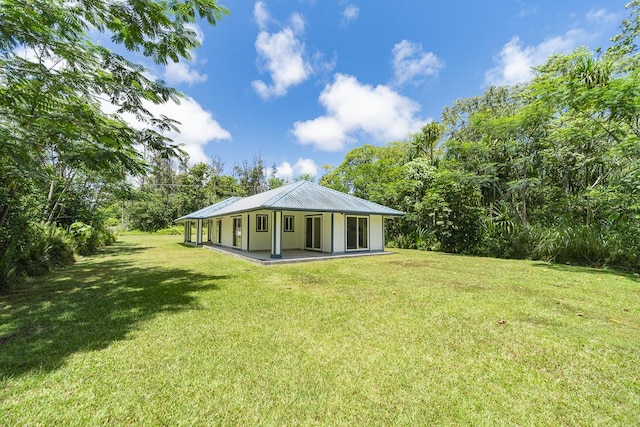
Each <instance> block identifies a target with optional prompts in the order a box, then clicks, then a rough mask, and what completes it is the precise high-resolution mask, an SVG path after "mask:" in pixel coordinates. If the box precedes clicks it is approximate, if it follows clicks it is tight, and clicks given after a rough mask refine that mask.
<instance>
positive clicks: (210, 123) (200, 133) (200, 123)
mask: <svg viewBox="0 0 640 427" xmlns="http://www.w3.org/2000/svg"><path fill="white" fill-rule="evenodd" d="M143 105H144V107H145V108H146V109H148V110H149V111H150V112H151V113H152V114H153V115H155V116H161V115H164V116H167V117H170V118H172V119H174V120H177V121H179V122H180V124H178V125H177V127H178V128H179V130H180V133H178V132H175V131H170V132H165V133H164V135H165V136H167V137H169V138H171V139H172V140H173V141H174V142H175V143H178V144H183V146H182V149H183V150H185V151H186V152H187V153H188V154H189V161H190V162H191V163H192V164H193V163H198V162H208V161H209V157H208V156H207V155H206V154H205V152H204V148H205V147H206V146H207V145H208V144H209V143H210V142H213V141H219V140H230V139H231V134H230V133H229V131H227V130H226V129H224V128H223V127H222V126H221V125H220V124H219V123H218V122H217V121H216V120H215V119H214V118H213V115H212V114H211V112H209V111H206V110H205V109H204V108H202V106H201V105H200V104H199V103H198V102H197V101H196V100H195V99H193V98H191V97H189V96H185V97H184V98H182V99H181V100H180V104H176V103H174V102H172V101H170V102H167V103H165V104H158V105H156V104H153V103H150V102H144V103H143ZM102 109H103V110H104V111H105V112H107V113H114V112H115V107H114V106H113V105H111V104H107V103H104V104H103V105H102ZM121 117H122V118H123V119H124V120H125V121H126V122H127V123H129V124H130V125H131V126H133V127H134V128H136V129H142V128H144V127H145V126H146V125H144V124H143V123H141V122H139V121H138V120H137V119H136V118H135V116H134V115H132V114H129V113H124V114H121Z"/></svg>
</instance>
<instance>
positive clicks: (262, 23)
mask: <svg viewBox="0 0 640 427" xmlns="http://www.w3.org/2000/svg"><path fill="white" fill-rule="evenodd" d="M254 18H255V20H256V23H257V24H258V27H259V28H260V33H259V34H258V37H257V39H256V43H255V46H256V51H257V53H258V63H259V66H260V68H261V69H262V70H264V71H266V72H268V73H269V74H270V76H271V82H272V83H271V84H268V83H265V82H264V81H262V80H255V81H253V82H252V83H251V85H252V86H253V89H254V90H255V91H256V93H257V94H258V95H259V96H260V97H261V98H263V99H269V98H274V97H279V96H283V95H285V94H286V93H287V91H288V90H289V88H290V87H292V86H296V85H298V84H300V83H302V82H303V81H305V80H307V79H308V78H309V76H310V75H311V72H312V67H311V64H310V63H309V61H308V60H307V59H306V58H305V47H304V43H303V42H302V41H301V40H300V38H299V37H300V36H301V35H302V34H303V32H304V29H305V22H304V19H303V18H302V16H301V15H300V14H298V13H294V14H293V15H291V18H290V19H289V22H288V24H287V25H286V26H285V27H284V28H282V30H280V31H278V32H275V33H269V32H268V31H267V30H266V28H267V24H268V23H269V22H270V21H271V17H270V15H269V12H268V10H267V9H266V6H265V4H264V3H263V2H261V1H260V2H257V3H256V5H255V7H254Z"/></svg>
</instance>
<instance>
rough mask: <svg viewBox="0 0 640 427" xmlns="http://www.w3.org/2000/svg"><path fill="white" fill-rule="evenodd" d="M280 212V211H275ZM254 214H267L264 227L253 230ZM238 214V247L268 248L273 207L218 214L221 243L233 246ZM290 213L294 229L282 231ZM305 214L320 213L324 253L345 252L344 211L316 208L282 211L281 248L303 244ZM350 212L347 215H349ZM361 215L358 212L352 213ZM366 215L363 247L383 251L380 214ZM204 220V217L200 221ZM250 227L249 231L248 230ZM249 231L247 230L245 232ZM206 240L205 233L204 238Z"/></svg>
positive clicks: (193, 239)
mask: <svg viewBox="0 0 640 427" xmlns="http://www.w3.org/2000/svg"><path fill="white" fill-rule="evenodd" d="M277 214H278V215H280V213H279V212H278V213H277ZM257 215H267V231H266V232H262V231H261V232H258V231H257ZM238 216H239V217H241V218H242V246H241V248H239V249H243V250H250V251H269V250H271V239H272V238H273V227H274V224H273V211H268V210H261V211H255V212H248V213H247V212H245V213H243V214H240V215H234V216H225V217H222V243H221V245H222V246H228V247H233V218H235V217H238ZM285 216H293V218H294V231H293V232H285V231H284V217H285ZM309 216H320V217H321V218H322V219H321V227H322V229H321V238H322V242H321V250H322V252H326V253H330V252H333V253H343V252H346V240H347V233H346V225H347V224H346V221H347V215H345V214H342V213H333V214H331V213H320V212H296V211H284V212H282V219H283V222H282V234H281V236H282V249H283V250H287V249H304V248H305V227H306V218H307V217H309ZM349 216H351V215H349ZM356 216H359V217H363V216H362V215H356ZM365 217H367V218H369V226H368V239H367V241H368V244H369V247H368V248H367V249H365V250H370V251H383V250H384V218H383V217H382V216H381V215H369V216H365ZM203 223H206V220H205V221H203ZM215 225H216V218H212V220H211V228H212V240H215ZM191 226H192V228H191V230H192V234H191V241H192V242H195V240H196V235H195V233H196V223H195V221H192V222H191ZM249 230H250V231H249ZM249 233H250V234H249ZM203 240H206V236H204V239H203Z"/></svg>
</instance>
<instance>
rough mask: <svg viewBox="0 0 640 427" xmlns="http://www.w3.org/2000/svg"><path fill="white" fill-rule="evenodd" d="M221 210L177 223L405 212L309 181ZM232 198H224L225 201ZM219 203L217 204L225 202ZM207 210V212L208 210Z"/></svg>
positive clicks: (217, 208) (262, 194)
mask: <svg viewBox="0 0 640 427" xmlns="http://www.w3.org/2000/svg"><path fill="white" fill-rule="evenodd" d="M235 199H236V200H234V201H232V202H230V203H228V204H226V205H225V206H222V207H216V208H213V207H214V206H217V205H212V206H209V207H208V208H205V209H201V210H199V211H196V212H193V213H191V214H189V215H185V216H184V217H181V218H178V219H177V220H176V221H181V220H186V219H204V218H213V217H220V216H224V215H233V214H236V213H240V212H248V211H255V210H260V209H270V210H283V211H285V210H286V211H307V212H339V213H350V214H363V215H371V214H374V215H384V216H402V215H404V212H401V211H398V210H395V209H391V208H388V207H386V206H382V205H379V204H377V203H373V202H369V201H367V200H364V199H361V198H359V197H355V196H351V195H349V194H345V193H341V192H339V191H336V190H332V189H330V188H327V187H323V186H321V185H318V184H314V183H312V182H309V181H299V182H295V183H293V184H289V185H285V186H282V187H279V188H275V189H273V190H269V191H265V192H264V193H259V194H256V195H254V196H249V197H245V198H241V199H240V198H235ZM229 200H231V199H227V200H225V201H224V202H227V201H229ZM224 202H220V203H224ZM207 209H209V210H207Z"/></svg>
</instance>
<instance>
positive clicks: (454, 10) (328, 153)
mask: <svg viewBox="0 0 640 427" xmlns="http://www.w3.org/2000/svg"><path fill="white" fill-rule="evenodd" d="M625 3H626V0H620V1H619V0H608V1H592V0H580V1H567V0H565V1H563V0H555V1H547V0H537V1H536V0H526V1H525V0H513V1H506V0H493V1H487V0H485V1H479V0H476V1H446V2H445V1H410V0H396V1H393V2H389V1H380V0H368V1H366V2H365V1H362V0H361V1H357V0H264V1H257V2H256V1H253V2H252V1H235V2H234V1H221V2H220V4H223V5H225V6H226V7H227V8H228V9H229V10H230V12H231V14H230V15H229V16H226V17H224V18H223V19H222V20H220V21H219V23H218V25H217V26H215V27H207V26H205V25H204V24H201V25H200V26H198V27H197V30H198V31H199V33H200V34H201V37H202V47H200V48H199V49H197V50H196V51H194V52H193V56H194V58H193V61H191V62H183V63H180V64H170V65H169V66H167V67H164V68H160V67H157V66H154V65H153V64H148V63H145V65H147V66H148V68H149V71H150V73H151V74H152V75H154V76H155V77H158V78H161V79H164V80H165V81H166V82H167V83H169V84H170V85H172V86H174V87H176V88H178V89H179V90H180V91H181V92H183V93H184V95H185V99H184V100H183V102H182V103H181V105H180V106H175V105H163V106H160V107H156V108H155V109H154V111H156V112H159V113H162V114H166V115H168V116H170V117H173V118H176V119H177V120H179V121H181V122H182V126H181V129H182V133H181V134H180V135H172V136H173V138H174V139H175V141H177V142H181V143H183V144H184V148H185V149H186V150H187V152H189V154H190V156H191V162H192V163H194V162H199V161H205V162H207V161H209V160H210V159H211V158H214V157H219V158H221V159H222V160H223V161H224V162H225V164H226V170H227V172H230V170H231V168H232V167H233V165H234V164H235V163H241V162H242V161H243V160H251V159H252V158H253V157H254V156H255V155H257V154H258V153H260V154H261V156H262V158H263V159H264V160H265V162H266V163H267V165H269V166H271V165H272V164H275V165H276V166H277V167H278V170H279V175H280V176H281V177H284V178H286V179H292V178H294V177H295V176H297V175H300V174H303V173H310V174H312V175H316V176H320V175H321V174H322V169H321V168H320V166H322V165H326V164H328V165H334V166H336V165H338V164H339V163H340V162H341V161H342V159H343V158H344V155H345V153H346V152H347V151H348V150H350V149H352V148H355V147H357V146H360V145H362V144H367V143H371V144H384V143H386V142H389V141H392V140H402V139H406V138H407V137H408V136H409V134H410V133H412V132H417V131H419V130H420V128H421V126H422V125H423V124H425V123H426V122H428V121H430V120H438V119H439V117H440V113H441V111H442V108H443V107H444V106H446V105H450V104H451V103H452V102H453V101H454V100H455V99H458V98H465V97H470V96H475V95H479V94H481V93H482V91H483V90H484V89H485V88H486V87H487V86H489V85H499V84H513V83H518V82H523V81H527V80H528V79H530V78H531V66H534V65H539V64H541V63H543V62H544V61H545V59H546V58H547V57H548V56H549V55H551V54H552V53H554V52H569V51H571V50H573V49H575V48H576V47H578V46H580V45H585V46H588V47H590V48H595V47H597V46H605V47H606V46H607V45H608V43H609V38H610V37H611V36H613V35H615V34H616V33H617V32H618V26H619V22H620V21H621V19H623V18H624V17H625V16H626V11H625V10H624V4H625ZM138 60H139V58H138ZM143 62H144V61H143Z"/></svg>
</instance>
